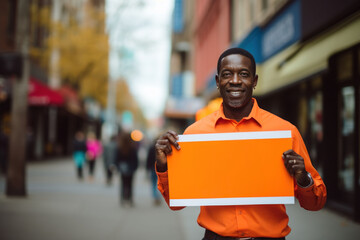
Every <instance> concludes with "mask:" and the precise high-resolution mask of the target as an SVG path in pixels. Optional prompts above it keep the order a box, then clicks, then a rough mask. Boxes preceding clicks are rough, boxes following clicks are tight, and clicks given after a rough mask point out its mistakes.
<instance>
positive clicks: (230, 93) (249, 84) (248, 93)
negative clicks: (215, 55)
mask: <svg viewBox="0 0 360 240" xmlns="http://www.w3.org/2000/svg"><path fill="white" fill-rule="evenodd" d="M218 74H219V75H216V85H217V86H218V87H219V89H220V94H221V97H222V98H223V103H224V107H228V108H237V109H238V108H243V107H245V106H246V105H247V104H249V103H250V102H251V98H252V93H253V88H254V87H255V86H256V84H257V79H258V77H257V75H255V76H254V74H253V69H252V68H251V60H250V59H249V58H248V57H245V56H243V55H240V54H232V55H228V56H226V57H224V58H223V59H222V61H221V66H220V71H219V73H218Z"/></svg>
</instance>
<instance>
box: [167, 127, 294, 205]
mask: <svg viewBox="0 0 360 240" xmlns="http://www.w3.org/2000/svg"><path fill="white" fill-rule="evenodd" d="M178 142H179V144H180V146H181V150H180V151H177V150H175V149H173V154H172V155H170V156H168V172H169V191H170V206H206V205H207V206H211V205H256V204H293V203H294V185H293V180H292V177H291V176H290V175H289V173H288V172H287V170H286V168H285V166H284V162H283V160H282V153H283V152H285V151H286V150H288V149H291V147H292V140H291V131H266V132H237V133H218V134H191V135H180V136H179V141H178Z"/></svg>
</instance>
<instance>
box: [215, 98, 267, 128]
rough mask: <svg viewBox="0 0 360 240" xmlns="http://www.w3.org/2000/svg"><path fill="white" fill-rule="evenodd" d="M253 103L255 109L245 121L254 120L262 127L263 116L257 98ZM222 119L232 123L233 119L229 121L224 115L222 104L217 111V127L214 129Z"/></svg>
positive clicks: (253, 99)
mask: <svg viewBox="0 0 360 240" xmlns="http://www.w3.org/2000/svg"><path fill="white" fill-rule="evenodd" d="M252 101H253V103H254V104H253V107H252V109H251V112H250V114H249V116H247V117H245V118H244V119H245V120H249V119H254V120H255V121H256V122H257V123H258V124H259V125H260V126H262V120H263V119H262V118H261V114H260V107H259V105H258V103H257V101H256V99H255V98H252ZM220 119H224V120H227V121H231V120H232V119H229V118H227V117H225V114H224V108H223V105H222V104H221V105H220V108H219V110H218V111H217V113H216V118H215V125H214V127H215V126H216V124H217V123H218V121H219V120H220Z"/></svg>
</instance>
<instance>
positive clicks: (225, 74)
mask: <svg viewBox="0 0 360 240" xmlns="http://www.w3.org/2000/svg"><path fill="white" fill-rule="evenodd" d="M222 76H223V77H230V76H231V73H229V72H224V73H223V74H222Z"/></svg>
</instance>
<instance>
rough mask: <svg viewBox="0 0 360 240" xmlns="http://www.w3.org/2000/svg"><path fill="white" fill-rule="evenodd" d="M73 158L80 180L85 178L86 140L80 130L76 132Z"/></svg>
mask: <svg viewBox="0 0 360 240" xmlns="http://www.w3.org/2000/svg"><path fill="white" fill-rule="evenodd" d="M73 159H74V162H75V167H76V172H77V177H78V179H79V180H82V179H83V166H84V164H85V161H86V141H85V135H84V133H83V132H81V131H78V132H76V134H75V139H74V142H73Z"/></svg>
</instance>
